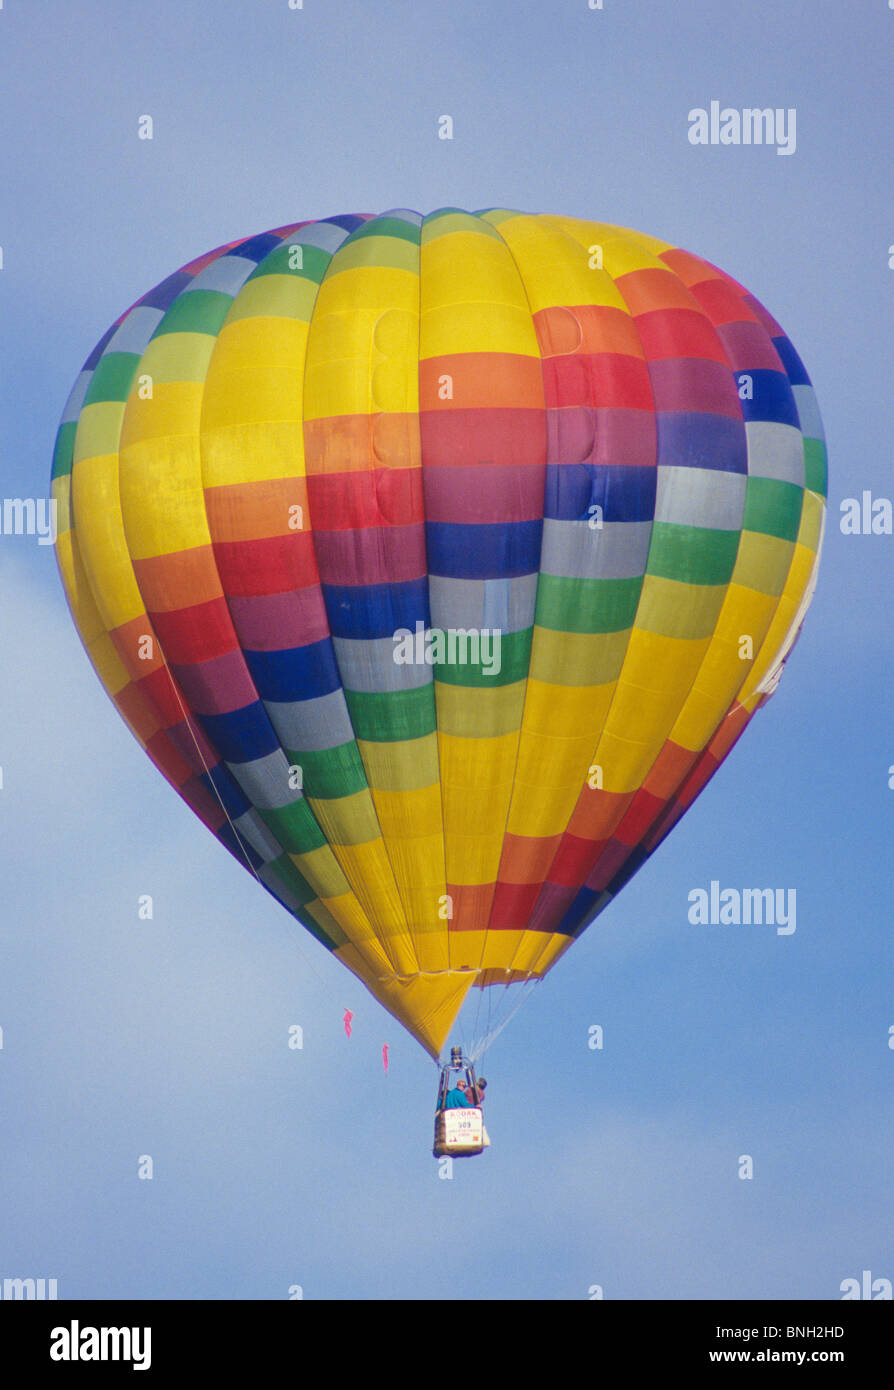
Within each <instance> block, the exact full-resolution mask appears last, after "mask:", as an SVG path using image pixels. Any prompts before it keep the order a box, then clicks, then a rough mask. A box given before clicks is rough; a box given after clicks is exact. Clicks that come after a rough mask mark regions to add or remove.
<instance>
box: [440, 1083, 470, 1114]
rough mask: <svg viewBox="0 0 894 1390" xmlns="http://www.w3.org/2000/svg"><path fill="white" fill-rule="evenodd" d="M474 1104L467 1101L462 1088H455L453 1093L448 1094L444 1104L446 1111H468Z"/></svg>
mask: <svg viewBox="0 0 894 1390" xmlns="http://www.w3.org/2000/svg"><path fill="white" fill-rule="evenodd" d="M471 1104H472V1102H471V1101H470V1100H468V1099H467V1097H466V1093H465V1091H464V1090H463V1089H462V1087H460V1086H454V1087H453V1090H452V1091H448V1092H447V1099H446V1101H445V1102H444V1109H445V1110H468V1109H469V1107H470V1106H471Z"/></svg>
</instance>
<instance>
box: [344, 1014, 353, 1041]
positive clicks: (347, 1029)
mask: <svg viewBox="0 0 894 1390" xmlns="http://www.w3.org/2000/svg"><path fill="white" fill-rule="evenodd" d="M353 1017H354V1015H353V1014H352V1013H351V1010H350V1009H345V1037H346V1038H349V1037H350V1036H351V1019H352V1018H353Z"/></svg>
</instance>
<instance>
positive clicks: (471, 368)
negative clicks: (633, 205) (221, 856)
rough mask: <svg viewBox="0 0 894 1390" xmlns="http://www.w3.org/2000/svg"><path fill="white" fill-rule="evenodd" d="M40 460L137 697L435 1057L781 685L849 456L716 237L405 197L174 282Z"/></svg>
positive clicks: (590, 911) (76, 591) (646, 836)
mask: <svg viewBox="0 0 894 1390" xmlns="http://www.w3.org/2000/svg"><path fill="white" fill-rule="evenodd" d="M53 479H54V481H53V495H54V497H55V499H56V501H57V506H58V542H57V554H58V560H59V566H60V569H61V574H62V579H63V582H64V586H65V590H66V593H67V596H68V600H69V604H70V607H71V611H72V614H73V617H74V621H75V623H76V624H77V627H78V630H79V632H80V635H81V638H82V640H83V643H84V645H85V647H86V649H87V651H88V653H89V655H90V658H91V660H92V662H93V665H94V667H95V669H96V672H97V674H98V675H99V678H100V679H101V681H102V682H103V684H104V685H105V687H106V690H107V691H108V693H109V694H110V695H111V697H112V699H113V700H114V702H115V704H116V705H117V706H118V709H119V712H120V713H121V715H122V716H123V717H124V719H125V720H126V721H127V723H128V724H129V726H130V728H131V729H132V730H133V732H134V734H135V735H136V737H137V738H138V739H139V740H140V742H141V743H142V744H143V746H144V747H145V749H146V752H147V753H148V754H149V757H150V758H151V759H152V760H153V762H154V763H155V765H156V766H157V767H158V769H159V770H160V771H161V772H162V774H163V775H164V776H165V777H166V778H167V779H168V781H169V782H170V783H171V784H172V786H173V787H174V788H175V789H176V790H177V791H178V792H179V794H180V796H181V797H182V798H183V799H184V800H185V801H186V802H187V804H188V805H189V806H190V807H191V808H192V809H193V810H194V811H195V812H196V814H197V815H198V816H199V818H200V819H201V820H202V821H204V823H205V824H206V825H207V826H208V828H209V829H210V830H212V831H213V833H214V834H215V835H216V836H217V837H218V839H219V840H220V841H221V843H222V844H223V845H224V846H225V847H226V848H227V849H228V850H229V851H230V852H231V853H232V854H233V855H235V856H236V858H237V859H238V860H239V861H240V863H242V864H243V865H244V866H245V867H246V868H247V869H248V870H249V871H250V872H251V873H252V874H254V875H256V877H257V878H258V880H259V881H260V882H261V883H262V884H263V885H264V887H265V888H267V889H268V890H269V892H270V893H272V894H273V896H274V897H276V898H277V899H278V901H279V902H280V903H282V905H283V906H284V907H285V908H286V909H287V910H288V911H289V912H290V913H291V914H292V915H293V916H294V917H295V918H297V920H298V921H299V922H300V923H302V924H303V926H305V927H306V928H307V929H308V930H309V931H310V932H311V933H312V934H313V935H314V936H315V937H316V938H317V940H318V941H319V942H321V943H322V944H323V945H324V946H325V947H327V948H328V949H329V950H330V951H332V952H333V953H334V954H335V955H336V956H337V957H338V958H339V960H340V961H342V962H343V963H344V964H345V965H346V966H347V967H348V968H349V969H350V970H351V971H353V972H354V974H355V975H356V976H358V977H359V978H360V979H361V980H362V981H363V983H364V984H365V985H366V986H367V987H368V988H369V990H370V991H371V992H372V994H373V995H374V996H375V998H376V999H377V1000H379V1002H380V1003H381V1004H383V1005H384V1007H385V1008H386V1009H387V1010H388V1011H389V1012H390V1013H391V1014H392V1015H393V1016H394V1017H395V1018H396V1019H398V1020H400V1022H401V1023H402V1024H403V1025H404V1027H406V1028H407V1029H408V1030H409V1032H410V1033H412V1034H413V1036H414V1037H415V1038H416V1039H418V1041H419V1042H420V1043H421V1044H422V1046H423V1047H424V1048H425V1049H426V1050H427V1051H428V1052H429V1053H430V1054H431V1055H432V1056H433V1057H435V1058H436V1059H437V1058H438V1057H439V1055H440V1053H441V1049H442V1047H443V1046H444V1043H445V1041H446V1039H447V1037H448V1035H449V1033H450V1030H451V1027H452V1025H453V1023H454V1020H455V1018H456V1015H457V1013H458V1011H459V1009H460V1006H461V1005H462V1003H463V1000H464V998H465V996H466V995H467V993H468V991H469V989H470V988H471V987H472V986H477V987H480V988H481V989H482V990H483V991H485V992H486V991H488V990H489V989H496V988H502V987H504V986H507V985H508V986H509V987H510V990H509V991H508V993H511V991H512V989H513V988H514V987H515V986H524V985H525V984H526V983H527V982H531V981H535V980H538V979H540V978H542V977H543V976H544V975H545V974H546V972H547V971H548V970H549V969H550V968H551V967H552V966H553V965H554V964H555V963H556V961H557V960H558V959H559V957H560V956H561V955H562V954H563V953H564V952H565V951H566V950H567V949H568V947H569V946H570V945H571V944H572V943H573V942H574V940H575V939H576V938H577V937H578V936H579V935H580V934H581V933H582V932H583V931H584V929H585V928H586V927H587V925H588V924H589V923H590V922H592V921H593V919H594V918H595V917H596V916H597V915H598V914H599V913H600V912H601V911H602V910H603V909H604V908H605V907H606V906H607V905H608V903H610V902H611V901H612V899H613V898H614V897H615V896H616V895H617V893H618V892H619V891H620V890H621V888H622V887H623V886H624V884H625V883H626V882H627V881H628V880H629V879H630V877H631V876H632V875H633V874H634V873H635V872H636V870H637V869H638V868H640V866H641V865H642V864H643V863H644V861H645V860H646V859H647V858H648V857H649V855H651V854H652V852H653V851H654V850H655V849H656V847H657V846H658V845H659V844H660V843H661V841H662V840H663V839H664V837H665V836H666V835H667V833H668V831H669V830H670V829H671V827H672V826H673V825H674V824H675V822H676V821H677V820H678V819H679V817H680V816H681V815H682V814H683V812H684V811H685V810H686V809H687V807H688V806H689V805H691V803H692V801H693V800H694V798H695V797H696V796H697V795H698V793H699V792H700V791H701V790H702V788H703V787H704V786H705V784H706V783H707V781H708V780H709V778H710V777H711V776H712V774H713V773H714V771H715V770H716V769H717V767H718V765H719V764H720V763H721V762H722V760H723V759H724V758H725V756H726V755H727V753H728V752H729V751H730V749H731V748H732V746H733V744H734V743H735V742H736V740H737V739H738V738H739V736H740V735H741V733H742V732H743V730H744V728H745V726H746V725H747V723H748V722H749V720H750V719H751V716H752V715H753V714H754V712H755V710H756V709H757V708H758V707H759V706H760V705H761V704H762V703H763V702H764V701H765V700H766V698H767V697H768V696H769V695H770V694H771V693H772V692H773V690H774V689H775V687H776V684H777V682H778V679H779V675H780V672H781V670H782V666H783V663H784V661H785V659H786V657H787V655H788V653H789V651H790V649H791V647H792V645H793V643H794V641H795V638H796V636H797V634H798V632H799V630H800V627H801V623H802V620H803V617H804V614H805V611H806V609H807V606H808V604H809V602H810V599H811V596H812V592H813V587H814V583H815V577H816V569H817V563H818V557H819V551H820V544H821V537H822V530H823V521H824V513H825V493H826V459H825V448H824V443H823V431H822V426H821V423H820V417H819V412H818V409H817V405H816V400H815V397H814V393H813V390H812V388H811V385H810V381H809V378H808V376H807V373H806V372H805V370H804V367H803V365H802V363H801V361H800V358H799V357H798V355H797V353H796V352H795V350H794V348H793V347H792V344H791V343H790V342H789V340H788V338H787V337H786V336H785V334H784V333H783V331H782V329H781V328H780V327H779V325H778V324H777V323H776V321H775V320H774V319H773V318H771V316H770V315H769V314H768V313H767V311H766V310H765V309H764V308H763V307H762V306H761V305H760V304H759V303H758V302H757V300H756V299H754V297H753V296H752V295H750V294H749V293H748V291H747V290H745V289H744V288H743V286H742V285H740V284H738V283H737V282H736V281H735V280H733V279H731V278H730V277H729V276H728V275H726V274H724V272H723V271H720V270H718V269H717V268H716V267H714V266H713V265H710V264H709V263H708V262H706V261H704V260H702V259H700V258H699V257H698V256H696V255H692V254H690V253H689V252H687V251H683V250H680V249H678V248H676V247H674V246H672V245H670V244H669V243H668V242H665V241H662V240H659V239H658V238H656V237H651V236H646V235H643V234H641V233H638V232H634V231H630V230H628V229H625V228H621V227H616V226H611V225H609V224H605V223H601V222H589V221H584V220H580V219H575V218H567V217H555V216H545V215H529V214H523V213H518V212H513V211H509V210H505V209H491V210H487V211H481V212H476V213H469V212H465V211H462V210H461V209H457V208H442V209H440V210H439V211H437V212H433V213H431V214H429V215H427V216H422V215H420V214H418V213H416V212H412V211H408V210H405V209H398V210H392V211H389V212H385V213H382V214H381V215H379V216H371V215H351V216H343V217H331V218H327V219H325V220H321V221H311V222H304V223H296V224H294V225H290V226H286V227H280V228H277V229H276V230H274V231H270V232H265V233H263V234H261V235H258V236H253V237H250V238H248V239H247V240H243V241H239V242H232V243H229V244H227V245H225V246H222V247H219V248H218V249H217V250H215V251H211V252H209V253H208V254H207V255H205V256H201V257H200V258H199V259H198V260H195V261H192V262H190V263H189V264H188V265H186V266H184V267H183V268H182V269H181V270H178V271H176V272H175V273H174V274H173V275H171V276H170V277H169V278H168V279H166V280H164V281H162V283H161V284H159V285H157V286H156V287H155V288H154V289H153V290H151V291H150V292H149V293H148V294H147V295H145V296H144V297H143V298H142V299H140V300H138V301H137V303H136V304H134V305H133V307H132V308H131V309H129V310H128V311H127V312H126V313H125V314H123V315H122V316H121V318H120V319H118V320H117V321H116V322H115V323H114V324H113V325H112V327H111V328H110V329H109V330H108V332H107V333H106V334H105V335H104V336H103V337H102V338H101V339H100V341H99V343H98V344H97V346H96V348H95V349H94V351H93V352H92V353H91V354H90V356H89V357H88V359H87V361H86V362H85V364H84V367H83V370H82V372H81V374H80V376H79V377H78V380H77V382H76V384H75V387H74V390H73V391H72V393H71V396H70V398H69V401H68V404H67V406H66V408H65V412H64V416H63V421H62V424H61V426H60V429H59V434H58V440H57V444H56V450H55V462H54V469H53ZM454 1055H455V1054H454Z"/></svg>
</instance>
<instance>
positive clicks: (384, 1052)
mask: <svg viewBox="0 0 894 1390" xmlns="http://www.w3.org/2000/svg"><path fill="white" fill-rule="evenodd" d="M382 1066H383V1067H384V1068H385V1070H386V1071H387V1070H388V1044H387V1043H382Z"/></svg>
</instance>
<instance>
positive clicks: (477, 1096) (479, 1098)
mask: <svg viewBox="0 0 894 1390" xmlns="http://www.w3.org/2000/svg"><path fill="white" fill-rule="evenodd" d="M463 1090H464V1091H465V1095H466V1100H467V1101H468V1102H469V1104H470V1105H472V1106H480V1105H483V1104H484V1092H485V1091H486V1090H487V1082H486V1081H485V1079H484V1077H483V1076H481V1077H479V1078H478V1081H477V1082H476V1083H475V1085H474V1086H464V1087H463Z"/></svg>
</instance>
